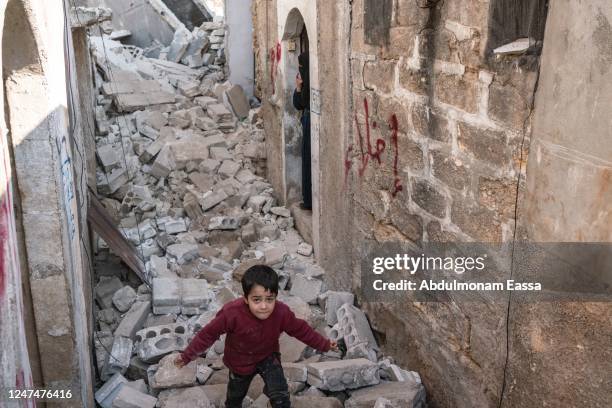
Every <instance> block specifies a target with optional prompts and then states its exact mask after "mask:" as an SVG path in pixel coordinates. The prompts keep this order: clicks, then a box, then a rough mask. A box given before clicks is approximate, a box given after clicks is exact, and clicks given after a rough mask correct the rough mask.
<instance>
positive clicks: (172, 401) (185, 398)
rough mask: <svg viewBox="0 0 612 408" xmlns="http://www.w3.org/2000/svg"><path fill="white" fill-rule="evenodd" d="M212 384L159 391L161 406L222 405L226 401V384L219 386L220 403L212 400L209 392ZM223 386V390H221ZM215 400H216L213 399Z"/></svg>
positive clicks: (199, 407)
mask: <svg viewBox="0 0 612 408" xmlns="http://www.w3.org/2000/svg"><path fill="white" fill-rule="evenodd" d="M210 387H212V386H207V385H204V386H196V387H188V388H177V389H170V390H164V391H162V392H160V393H159V396H158V401H159V408H180V407H189V408H214V407H221V406H222V405H221V404H222V403H223V402H224V401H225V391H226V390H225V388H226V386H225V385H224V384H222V385H221V387H217V388H218V389H219V392H217V393H216V395H217V394H218V396H217V398H216V399H217V400H218V404H217V403H216V401H215V403H214V404H213V402H211V399H209V396H208V395H209V394H210V391H208V390H211V388H210ZM221 388H223V390H221ZM213 401H214V400H213Z"/></svg>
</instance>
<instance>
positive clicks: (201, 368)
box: [196, 363, 215, 384]
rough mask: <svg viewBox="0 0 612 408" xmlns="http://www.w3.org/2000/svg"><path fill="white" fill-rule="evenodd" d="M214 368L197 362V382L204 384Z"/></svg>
mask: <svg viewBox="0 0 612 408" xmlns="http://www.w3.org/2000/svg"><path fill="white" fill-rule="evenodd" d="M214 371H215V370H213V369H212V368H210V367H209V366H207V365H206V364H200V363H198V364H197V372H196V379H197V380H198V384H204V383H206V381H207V380H208V379H209V378H210V376H211V375H212V374H213V372H214Z"/></svg>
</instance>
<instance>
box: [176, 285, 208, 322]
mask: <svg viewBox="0 0 612 408" xmlns="http://www.w3.org/2000/svg"><path fill="white" fill-rule="evenodd" d="M181 285H182V293H181V313H183V314H185V315H196V314H200V313H202V312H204V311H205V310H206V309H207V308H208V305H209V304H210V302H211V300H212V297H213V296H212V293H211V291H210V289H209V288H208V282H206V280H204V279H182V280H181Z"/></svg>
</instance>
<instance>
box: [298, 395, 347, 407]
mask: <svg viewBox="0 0 612 408" xmlns="http://www.w3.org/2000/svg"><path fill="white" fill-rule="evenodd" d="M291 406H292V407H293V408H312V407H317V408H342V407H343V405H342V402H340V400H339V399H338V398H335V397H326V396H324V395H323V396H310V395H307V396H304V395H301V396H297V395H292V396H291Z"/></svg>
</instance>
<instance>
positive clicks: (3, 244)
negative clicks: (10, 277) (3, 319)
mask: <svg viewBox="0 0 612 408" xmlns="http://www.w3.org/2000/svg"><path fill="white" fill-rule="evenodd" d="M5 188H6V189H5V190H4V191H5V193H4V196H2V205H1V207H0V300H1V299H3V298H4V291H5V290H6V281H7V273H9V269H7V268H10V265H9V262H8V261H9V259H10V256H9V257H8V258H7V257H6V256H7V255H8V252H9V251H10V248H9V245H10V243H9V226H10V220H9V217H10V214H11V212H10V205H9V195H8V192H9V185H8V183H7V185H6V187H5Z"/></svg>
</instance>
